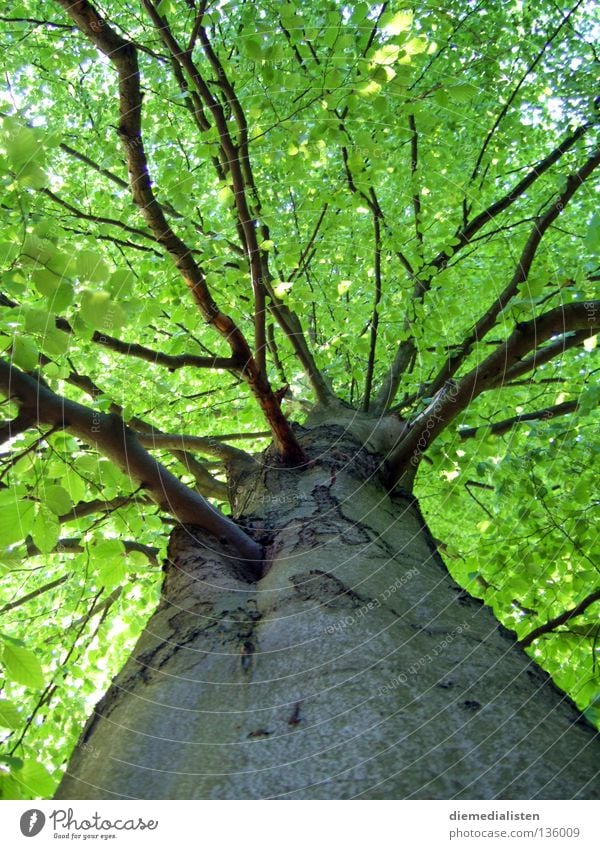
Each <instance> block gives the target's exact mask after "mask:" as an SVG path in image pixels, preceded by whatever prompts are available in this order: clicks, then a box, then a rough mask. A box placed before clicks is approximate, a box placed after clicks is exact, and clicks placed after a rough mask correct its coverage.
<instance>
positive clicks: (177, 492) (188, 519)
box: [0, 360, 262, 562]
mask: <svg viewBox="0 0 600 849" xmlns="http://www.w3.org/2000/svg"><path fill="white" fill-rule="evenodd" d="M0 389H1V390H2V391H3V392H4V394H5V395H6V396H7V397H9V398H11V399H13V400H15V401H16V402H17V403H18V404H19V405H20V407H21V409H22V410H23V411H24V412H25V413H26V414H28V413H29V414H34V415H35V417H36V420H37V422H38V423H40V424H50V425H57V426H59V427H63V428H65V429H67V430H69V431H71V432H72V433H74V434H75V435H76V436H78V437H79V438H82V439H85V440H86V442H88V443H90V444H92V445H95V446H96V447H97V448H98V450H99V451H101V452H102V453H103V454H105V455H106V456H107V457H108V458H109V459H110V460H112V461H113V462H114V463H115V464H116V465H118V466H119V468H121V469H122V470H123V472H124V473H125V474H127V475H129V476H130V477H131V478H132V479H133V480H134V481H136V482H138V483H139V484H140V487H141V488H142V489H143V490H144V491H145V492H147V493H148V494H149V495H150V496H151V497H152V499H153V500H154V501H155V502H156V503H157V504H158V505H159V506H160V507H161V509H163V510H165V511H166V512H167V513H170V514H171V515H173V516H175V518H176V519H178V521H180V522H182V523H187V524H193V525H198V526H200V527H202V528H203V529H204V530H206V531H208V532H209V533H211V534H213V535H214V536H216V537H219V538H225V539H227V540H228V541H229V542H231V544H232V545H233V546H235V548H236V549H237V551H238V552H239V553H240V556H241V557H242V558H244V559H245V560H250V561H257V562H258V561H260V560H261V559H262V548H261V546H260V545H258V544H257V543H256V542H255V541H254V540H253V539H251V538H250V537H249V536H248V535H247V534H245V533H244V531H242V530H241V528H239V527H238V526H237V525H236V524H234V522H232V521H231V520H230V519H228V518H226V517H225V516H223V515H222V514H221V513H219V512H218V511H217V510H215V509H214V508H213V507H212V506H211V505H210V504H209V503H208V501H206V500H205V499H204V498H203V497H202V496H201V495H200V494H198V493H197V492H194V491H192V490H190V489H189V488H188V487H187V486H185V485H184V484H183V483H182V482H181V481H180V480H178V479H177V478H176V477H175V476H174V475H172V474H171V473H170V472H169V471H168V470H167V469H165V468H164V466H162V465H161V464H160V463H158V462H157V461H156V460H155V459H154V458H153V457H152V455H151V454H149V453H148V451H146V449H145V448H143V447H142V446H141V445H140V443H139V441H138V440H137V438H136V436H135V434H134V432H133V431H132V430H131V429H130V428H129V427H127V425H126V424H125V423H124V422H123V420H122V419H121V418H120V417H119V416H117V415H116V414H114V413H111V414H108V415H107V414H105V413H100V412H97V411H95V410H90V409H89V408H88V407H84V406H83V405H82V404H78V403H76V402H75V401H70V400H68V399H67V398H64V397H62V396H60V395H56V394H55V393H54V392H52V391H51V390H50V389H48V388H47V387H46V386H44V385H43V384H42V383H40V382H39V381H38V380H35V379H34V378H33V377H30V376H29V375H27V374H25V373H24V372H22V371H20V370H19V369H17V368H15V367H14V366H12V365H10V363H7V362H6V361H4V360H0Z"/></svg>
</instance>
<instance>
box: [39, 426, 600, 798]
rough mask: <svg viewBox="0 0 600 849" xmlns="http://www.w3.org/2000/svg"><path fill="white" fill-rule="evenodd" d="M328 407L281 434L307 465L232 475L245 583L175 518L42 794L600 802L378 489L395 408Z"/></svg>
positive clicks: (508, 660)
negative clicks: (254, 551) (258, 557)
mask: <svg viewBox="0 0 600 849" xmlns="http://www.w3.org/2000/svg"><path fill="white" fill-rule="evenodd" d="M347 415H348V416H350V418H351V422H350V420H348V421H343V414H342V413H341V412H339V411H338V412H337V413H336V415H335V416H334V419H335V420H336V422H337V424H335V425H332V424H331V422H327V421H326V419H323V420H322V421H321V422H319V420H318V418H315V419H313V421H312V422H311V424H312V427H311V428H309V429H298V430H297V435H298V438H299V441H300V443H301V444H302V447H303V448H304V450H305V451H306V453H307V455H308V456H309V457H310V462H309V464H308V466H307V467H306V468H304V469H301V470H290V469H285V468H282V467H281V466H280V465H279V464H278V463H277V460H276V459H275V457H274V455H273V454H271V453H270V452H267V453H266V455H265V457H264V458H263V459H262V462H261V463H259V464H257V465H256V467H255V468H254V469H253V468H250V467H246V469H245V470H244V471H243V472H242V473H240V475H238V477H237V478H235V477H234V479H232V482H231V491H232V503H233V505H234V509H235V514H236V515H237V516H238V521H239V522H240V523H241V524H242V525H243V527H244V529H245V530H246V531H247V532H248V533H250V534H251V535H252V536H253V537H254V538H255V539H257V540H258V541H259V542H260V543H261V544H263V545H264V546H265V547H266V551H267V560H266V564H265V574H264V576H263V577H262V578H261V579H260V580H259V581H258V582H252V581H250V580H249V579H248V578H247V577H246V576H245V572H244V564H243V561H241V560H239V559H238V558H237V556H236V553H235V551H233V550H232V549H231V548H228V547H227V545H225V544H222V543H219V542H217V541H215V540H212V539H211V538H210V537H208V536H207V535H206V534H204V533H203V532H201V531H199V530H198V529H194V528H193V527H191V526H185V527H179V528H178V529H176V530H175V531H174V533H173V535H172V538H171V543H170V548H169V558H168V562H167V563H166V564H165V580H164V585H163V594H162V599H161V602H160V605H159V607H158V609H157V611H156V613H155V614H154V616H153V617H152V618H151V620H150V621H149V623H148V626H147V628H146V629H145V631H144V633H143V634H142V636H141V638H140V640H139V642H138V644H137V646H136V649H135V651H134V653H133V655H132V657H131V658H130V659H129V661H128V662H127V663H126V665H125V667H124V669H123V670H122V671H121V673H120V674H119V675H118V676H117V677H116V679H115V681H114V683H113V684H112V686H111V688H110V689H109V691H108V692H107V694H106V695H105V697H104V698H103V699H102V700H101V701H100V703H99V704H98V705H97V707H96V710H95V712H94V715H93V716H92V717H91V718H90V720H89V721H88V724H87V726H86V728H85V729H84V732H83V734H82V736H81V739H80V741H79V743H78V745H77V747H76V748H75V751H74V753H73V756H72V758H71V761H70V763H69V765H68V769H67V773H66V775H65V778H64V780H63V781H62V783H61V785H60V787H59V789H58V792H57V794H56V797H55V798H57V799H105V798H106V799H110V798H140V799H154V798H157V799H163V798H165V799H230V798H234V799H264V798H293V799H308V798H318V799H350V798H361V799H381V798H393V799H408V798H416V799H451V798H457V799H472V798H483V799H494V798H499V799H513V798H523V799H534V798H557V799H558V798H561V799H562V798H600V786H599V782H598V769H599V767H600V746H599V745H598V735H597V734H596V732H595V731H594V730H593V729H592V728H591V726H589V725H588V724H587V723H586V722H585V721H584V720H582V718H581V716H580V714H579V713H578V712H577V710H576V709H575V707H574V705H573V704H572V702H571V701H570V700H569V699H568V698H567V697H566V696H565V695H564V694H563V693H561V692H560V691H559V690H557V688H556V687H555V686H554V685H553V684H552V682H551V680H550V678H549V677H548V676H547V675H545V673H543V672H541V671H540V669H539V667H538V666H537V665H536V664H535V663H534V662H533V661H531V660H530V659H529V658H528V657H527V656H526V655H525V653H524V652H523V651H521V650H520V649H519V648H518V647H517V646H516V645H515V640H514V637H513V636H512V635H511V634H510V633H509V632H507V631H506V630H505V629H503V628H502V627H501V626H500V625H499V624H498V622H497V620H496V619H495V618H494V616H493V614H492V612H491V611H490V610H489V609H488V608H486V607H484V606H483V605H482V604H480V603H479V602H477V601H476V600H474V599H472V598H470V597H469V596H468V595H467V594H466V593H465V592H464V591H463V590H461V589H460V588H459V587H458V586H457V585H456V584H455V583H454V581H453V580H452V579H451V578H450V576H449V575H448V572H447V570H446V568H445V566H444V564H443V562H442V560H441V559H440V557H439V555H438V553H437V552H436V550H435V546H434V544H433V541H432V539H431V536H430V534H429V532H428V530H427V528H426V527H425V524H424V522H423V519H422V516H421V513H420V511H419V508H418V505H417V503H416V501H415V500H414V498H413V496H412V495H411V494H410V493H407V492H397V493H395V494H394V495H393V496H390V495H389V494H388V493H387V491H386V489H385V487H384V485H383V483H382V475H381V472H382V468H381V465H382V460H381V458H382V456H383V455H384V454H385V453H386V452H388V451H389V450H390V449H391V447H392V446H393V444H394V441H395V440H396V439H397V438H398V436H399V433H400V429H401V428H402V427H403V425H402V424H401V423H399V422H397V421H396V422H394V420H393V419H392V418H391V417H388V418H387V419H384V420H383V421H380V422H379V424H376V423H375V420H374V419H371V420H369V419H368V417H366V416H362V417H360V416H356V415H355V414H350V413H348V414H347ZM377 452H380V453H377ZM457 518H458V517H457Z"/></svg>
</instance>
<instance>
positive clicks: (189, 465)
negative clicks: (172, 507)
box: [171, 449, 229, 501]
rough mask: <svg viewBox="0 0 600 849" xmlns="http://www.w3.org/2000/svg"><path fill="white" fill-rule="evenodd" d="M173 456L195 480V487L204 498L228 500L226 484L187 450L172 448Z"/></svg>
mask: <svg viewBox="0 0 600 849" xmlns="http://www.w3.org/2000/svg"><path fill="white" fill-rule="evenodd" d="M171 453H172V454H173V456H174V457H175V458H176V459H177V460H179V462H180V463H181V464H182V465H183V466H184V467H185V468H186V470H187V471H188V472H189V473H190V474H191V475H192V476H193V478H194V480H195V481H196V489H197V490H198V492H199V493H201V495H204V496H205V497H206V498H216V499H218V500H219V501H228V500H229V490H228V489H227V484H226V483H223V481H220V480H217V478H215V477H213V475H211V474H210V472H209V471H208V470H207V469H206V468H205V467H204V466H203V465H202V463H200V462H199V461H198V460H196V458H195V457H194V456H193V455H192V454H190V453H189V451H177V450H176V449H174V450H172V451H171Z"/></svg>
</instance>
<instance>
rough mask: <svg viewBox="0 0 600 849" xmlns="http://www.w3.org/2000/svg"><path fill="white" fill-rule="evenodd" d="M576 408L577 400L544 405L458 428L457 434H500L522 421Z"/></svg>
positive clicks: (563, 412) (563, 414)
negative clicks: (543, 407)
mask: <svg viewBox="0 0 600 849" xmlns="http://www.w3.org/2000/svg"><path fill="white" fill-rule="evenodd" d="M578 409H579V402H578V401H565V402H564V403H563V404H555V405H554V406H552V407H546V408H545V409H543V410H535V411H534V412H532V413H521V415H519V416H513V417H512V418H510V419H503V420H502V421H499V422H493V423H492V424H491V425H480V426H479V427H466V428H463V429H462V430H459V431H458V435H459V436H460V438H461V439H471V438H472V437H473V436H482V435H486V436H487V435H488V434H490V433H492V434H494V436H500V435H501V434H503V433H506V432H507V431H508V430H511V429H512V428H513V427H516V426H517V425H520V424H522V423H523V422H535V421H539V420H540V419H554V418H556V416H566V415H567V414H568V413H574V412H575V411H576V410H578Z"/></svg>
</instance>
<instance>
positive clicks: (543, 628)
mask: <svg viewBox="0 0 600 849" xmlns="http://www.w3.org/2000/svg"><path fill="white" fill-rule="evenodd" d="M595 601H600V590H594V592H593V593H590V594H589V595H588V596H586V597H585V598H584V599H583V600H582V601H580V602H579V604H577V605H576V606H575V607H572V608H571V610H565V611H564V612H563V613H560V614H559V615H558V616H555V617H554V618H553V619H549V620H548V622H545V623H544V624H543V625H539V626H538V627H537V628H534V629H533V631H530V632H529V634H527V636H526V637H523V639H522V640H519V645H520V646H521V648H523V649H526V648H528V646H530V645H531V644H532V643H533V642H534V640H537V639H538V637H541V636H543V635H544V634H549V633H550V632H551V631H555V630H556V628H558V627H560V625H565V624H566V623H567V622H569V621H570V620H571V619H574V618H575V617H576V616H580V615H581V614H582V613H584V612H585V611H586V610H587V609H588V607H590V606H591V605H592V604H594V602H595Z"/></svg>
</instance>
